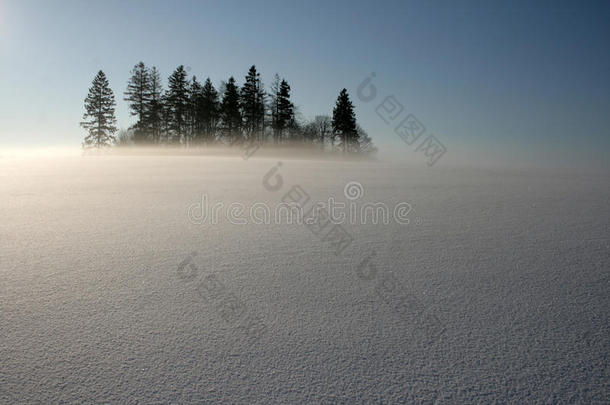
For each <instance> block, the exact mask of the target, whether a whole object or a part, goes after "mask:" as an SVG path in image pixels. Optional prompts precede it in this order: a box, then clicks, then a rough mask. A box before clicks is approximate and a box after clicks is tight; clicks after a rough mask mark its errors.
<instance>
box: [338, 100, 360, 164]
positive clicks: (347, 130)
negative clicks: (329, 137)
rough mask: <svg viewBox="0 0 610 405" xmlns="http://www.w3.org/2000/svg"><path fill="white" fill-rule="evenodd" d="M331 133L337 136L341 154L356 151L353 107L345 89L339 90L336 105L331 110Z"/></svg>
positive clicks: (356, 142)
mask: <svg viewBox="0 0 610 405" xmlns="http://www.w3.org/2000/svg"><path fill="white" fill-rule="evenodd" d="M332 125H333V132H334V133H335V134H336V135H337V136H339V139H340V140H341V146H342V148H343V152H344V153H347V152H348V151H357V150H358V149H359V147H358V131H357V128H356V114H355V113H354V105H353V104H352V102H351V100H350V99H349V95H348V94H347V89H343V90H341V93H339V97H337V103H336V105H335V108H334V109H333V122H332Z"/></svg>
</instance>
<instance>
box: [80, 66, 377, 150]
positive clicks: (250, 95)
mask: <svg viewBox="0 0 610 405" xmlns="http://www.w3.org/2000/svg"><path fill="white" fill-rule="evenodd" d="M123 95H124V100H125V101H126V102H127V103H128V105H129V110H130V114H131V116H133V117H135V119H136V122H135V123H134V124H133V125H132V126H131V127H130V128H129V130H128V131H121V133H120V134H119V139H118V140H117V139H116V138H115V136H114V134H115V132H116V131H117V129H116V126H115V125H116V119H115V116H114V107H115V100H114V94H113V93H112V90H111V89H110V87H109V83H108V80H107V79H106V76H105V75H104V73H103V72H102V71H100V72H99V73H98V74H97V75H96V77H95V79H94V80H93V86H92V87H91V88H90V89H89V95H88V96H87V98H86V99H85V111H86V113H85V115H84V118H83V119H84V122H82V123H81V126H83V128H85V129H87V130H88V135H87V137H86V138H85V141H84V143H83V146H84V147H98V148H99V147H105V146H110V145H112V144H117V145H126V144H135V145H182V146H184V147H192V146H199V145H213V144H229V145H239V144H242V143H244V142H248V143H253V142H256V143H258V144H261V145H263V144H268V143H271V144H274V145H278V146H279V145H286V144H299V145H311V146H312V147H315V148H318V149H321V150H330V151H340V152H342V153H346V154H349V153H360V154H372V153H374V152H375V151H376V148H375V146H374V145H373V143H372V141H371V138H370V137H369V136H368V135H367V134H366V132H365V131H364V130H363V129H362V128H361V127H360V126H359V125H358V124H357V122H356V114H355V111H354V106H353V104H352V102H351V100H350V97H349V95H348V93H347V90H346V89H343V90H341V92H340V93H339V96H338V98H337V101H336V104H335V107H334V109H333V114H332V117H330V116H326V115H319V116H316V117H315V118H314V119H313V120H311V121H306V120H302V119H298V118H297V116H298V112H297V108H296V107H295V105H294V104H293V102H292V100H291V88H290V85H289V84H288V82H287V81H286V80H285V79H283V78H280V76H279V75H277V74H276V75H275V77H274V80H273V82H272V83H271V86H270V89H269V91H266V90H265V86H264V84H263V82H262V79H261V75H260V73H259V72H258V71H257V70H256V66H254V65H253V66H252V67H250V69H249V70H248V73H247V74H246V76H245V80H244V83H243V85H242V86H241V87H240V86H239V85H238V84H237V82H236V80H235V78H234V77H230V78H229V79H228V80H227V81H226V82H222V83H221V85H220V87H219V89H218V90H217V89H216V88H215V87H214V85H213V84H212V81H211V80H210V78H207V79H206V80H205V82H204V83H203V84H201V82H199V81H198V80H197V77H196V76H193V77H192V78H189V77H188V73H187V71H186V69H185V68H184V66H183V65H180V66H178V67H177V68H176V70H174V72H173V73H172V74H171V75H170V77H169V78H168V83H167V89H165V90H164V89H163V85H162V82H161V77H160V74H159V71H158V70H157V68H156V67H152V68H149V67H147V66H146V65H145V64H144V63H143V62H139V63H138V64H136V65H135V66H134V67H133V69H132V70H131V77H130V78H129V81H128V82H127V87H126V89H125V92H124V93H123Z"/></svg>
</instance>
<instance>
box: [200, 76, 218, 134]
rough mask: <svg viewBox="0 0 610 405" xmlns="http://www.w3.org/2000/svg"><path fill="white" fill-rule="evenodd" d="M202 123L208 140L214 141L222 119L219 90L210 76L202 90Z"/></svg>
mask: <svg viewBox="0 0 610 405" xmlns="http://www.w3.org/2000/svg"><path fill="white" fill-rule="evenodd" d="M200 108H201V111H200V113H201V123H202V125H203V133H204V137H205V141H206V142H212V141H213V140H214V138H215V136H216V126H217V125H218V120H219V119H220V103H219V101H218V92H217V91H216V89H215V88H214V85H213V84H212V81H211V80H210V78H209V77H208V78H207V79H206V81H205V83H204V84H203V90H202V92H201V106H200Z"/></svg>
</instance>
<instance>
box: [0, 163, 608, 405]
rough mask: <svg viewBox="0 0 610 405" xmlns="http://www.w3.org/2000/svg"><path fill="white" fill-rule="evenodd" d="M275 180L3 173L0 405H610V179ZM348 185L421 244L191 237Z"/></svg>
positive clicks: (41, 169)
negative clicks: (403, 206)
mask: <svg viewBox="0 0 610 405" xmlns="http://www.w3.org/2000/svg"><path fill="white" fill-rule="evenodd" d="M276 164H277V160H272V159H262V158H251V159H249V160H247V161H246V160H242V159H239V158H222V157H168V156H157V157H153V156H150V157H146V156H139V157H84V158H77V157H70V158H64V159H57V158H44V159H39V160H33V159H17V158H14V159H11V158H2V159H0V214H1V217H2V221H1V225H0V280H1V284H0V361H1V368H0V403H5V404H21V403H40V404H50V403H126V404H136V403H141V404H156V403H244V404H254V403H291V404H297V403H311V404H319V403H345V404H356V403H422V404H425V403H429V404H432V403H434V404H460V403H514V404H525V403H549V404H550V403H587V404H594V403H597V404H607V403H609V402H610V401H609V399H610V397H609V393H608V386H609V381H610V379H609V375H608V360H609V353H610V343H609V342H610V340H609V339H608V336H610V333H609V332H610V330H609V329H610V326H609V325H610V323H609V314H610V294H609V283H610V278H609V272H610V239H609V238H610V231H609V225H610V189H609V188H608V184H610V183H609V181H608V180H609V179H608V177H607V176H600V175H576V174H560V173H551V172H546V173H545V172H541V171H524V170H503V171H494V170H474V169H473V170H469V169H459V170H449V169H443V168H438V167H434V168H427V167H426V166H425V165H422V167H407V166H399V165H392V164H386V163H380V162H371V163H355V162H351V163H350V162H328V161H325V162H321V161H308V160H286V161H283V162H282V165H281V166H280V167H279V168H278V171H277V173H276V174H278V175H280V176H281V179H282V182H283V184H282V187H281V189H279V190H277V191H273V190H270V189H269V188H268V187H265V186H264V185H263V178H264V177H265V175H266V174H268V173H269V171H270V170H271V169H272V168H273V167H275V166H276ZM273 179H275V180H277V177H273ZM350 181H357V182H359V183H360V184H362V186H363V188H364V194H363V196H362V197H361V199H360V200H359V201H358V203H364V202H384V203H386V204H388V205H390V206H392V205H394V204H397V203H399V202H401V201H405V202H408V203H410V204H411V205H412V208H413V209H412V211H411V212H410V214H409V217H410V223H409V224H398V223H395V222H392V223H390V224H387V225H384V224H377V225H374V224H370V223H369V224H345V225H343V227H344V230H345V231H346V232H348V233H349V235H351V237H352V238H353V241H352V242H351V244H349V246H347V247H346V248H345V249H344V250H343V251H342V252H341V253H339V254H335V251H334V249H333V247H332V246H331V244H330V243H329V242H328V241H327V240H324V238H323V237H321V236H320V235H318V234H316V233H315V232H312V231H310V230H309V229H308V228H307V226H306V225H303V224H286V223H282V224H262V225H257V224H249V225H234V224H231V223H229V222H228V221H227V220H222V219H221V220H220V222H219V223H218V224H215V225H212V224H209V223H204V224H195V223H192V222H191V221H189V218H188V216H187V210H188V208H189V206H191V205H192V204H193V203H196V202H197V201H200V199H201V196H202V195H203V194H206V195H207V196H208V197H209V198H210V199H211V200H212V201H222V202H225V203H226V204H229V203H231V202H241V203H243V204H245V205H246V206H250V205H252V204H254V203H255V202H264V203H268V204H270V205H273V204H276V203H278V202H279V201H281V199H282V196H283V195H285V193H286V192H287V191H288V190H289V189H290V187H292V186H293V185H300V186H301V187H302V189H303V190H306V191H307V192H308V193H309V194H310V195H311V197H312V199H315V200H320V201H326V200H327V199H328V197H329V196H334V197H335V198H336V199H337V200H341V201H345V197H344V194H343V193H344V186H345V185H346V184H347V183H348V182H350ZM193 252H196V254H195V255H193V256H189V255H191V254H192V253H193ZM366 258H369V259H368V260H369V263H364V260H365V259H366ZM365 264H366V266H365Z"/></svg>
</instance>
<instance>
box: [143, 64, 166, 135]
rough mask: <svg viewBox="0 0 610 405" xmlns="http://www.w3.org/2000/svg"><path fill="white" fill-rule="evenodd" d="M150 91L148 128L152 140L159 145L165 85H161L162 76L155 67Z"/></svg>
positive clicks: (151, 73) (151, 74) (152, 72)
mask: <svg viewBox="0 0 610 405" xmlns="http://www.w3.org/2000/svg"><path fill="white" fill-rule="evenodd" d="M148 90H149V93H148V105H147V108H146V110H147V112H146V128H147V131H148V132H149V133H150V135H151V140H152V141H153V142H154V143H159V142H160V141H161V133H162V131H163V100H162V95H163V85H162V84H161V75H160V74H159V71H158V70H157V68H156V67H154V66H153V67H152V69H150V74H149V88H148Z"/></svg>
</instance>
